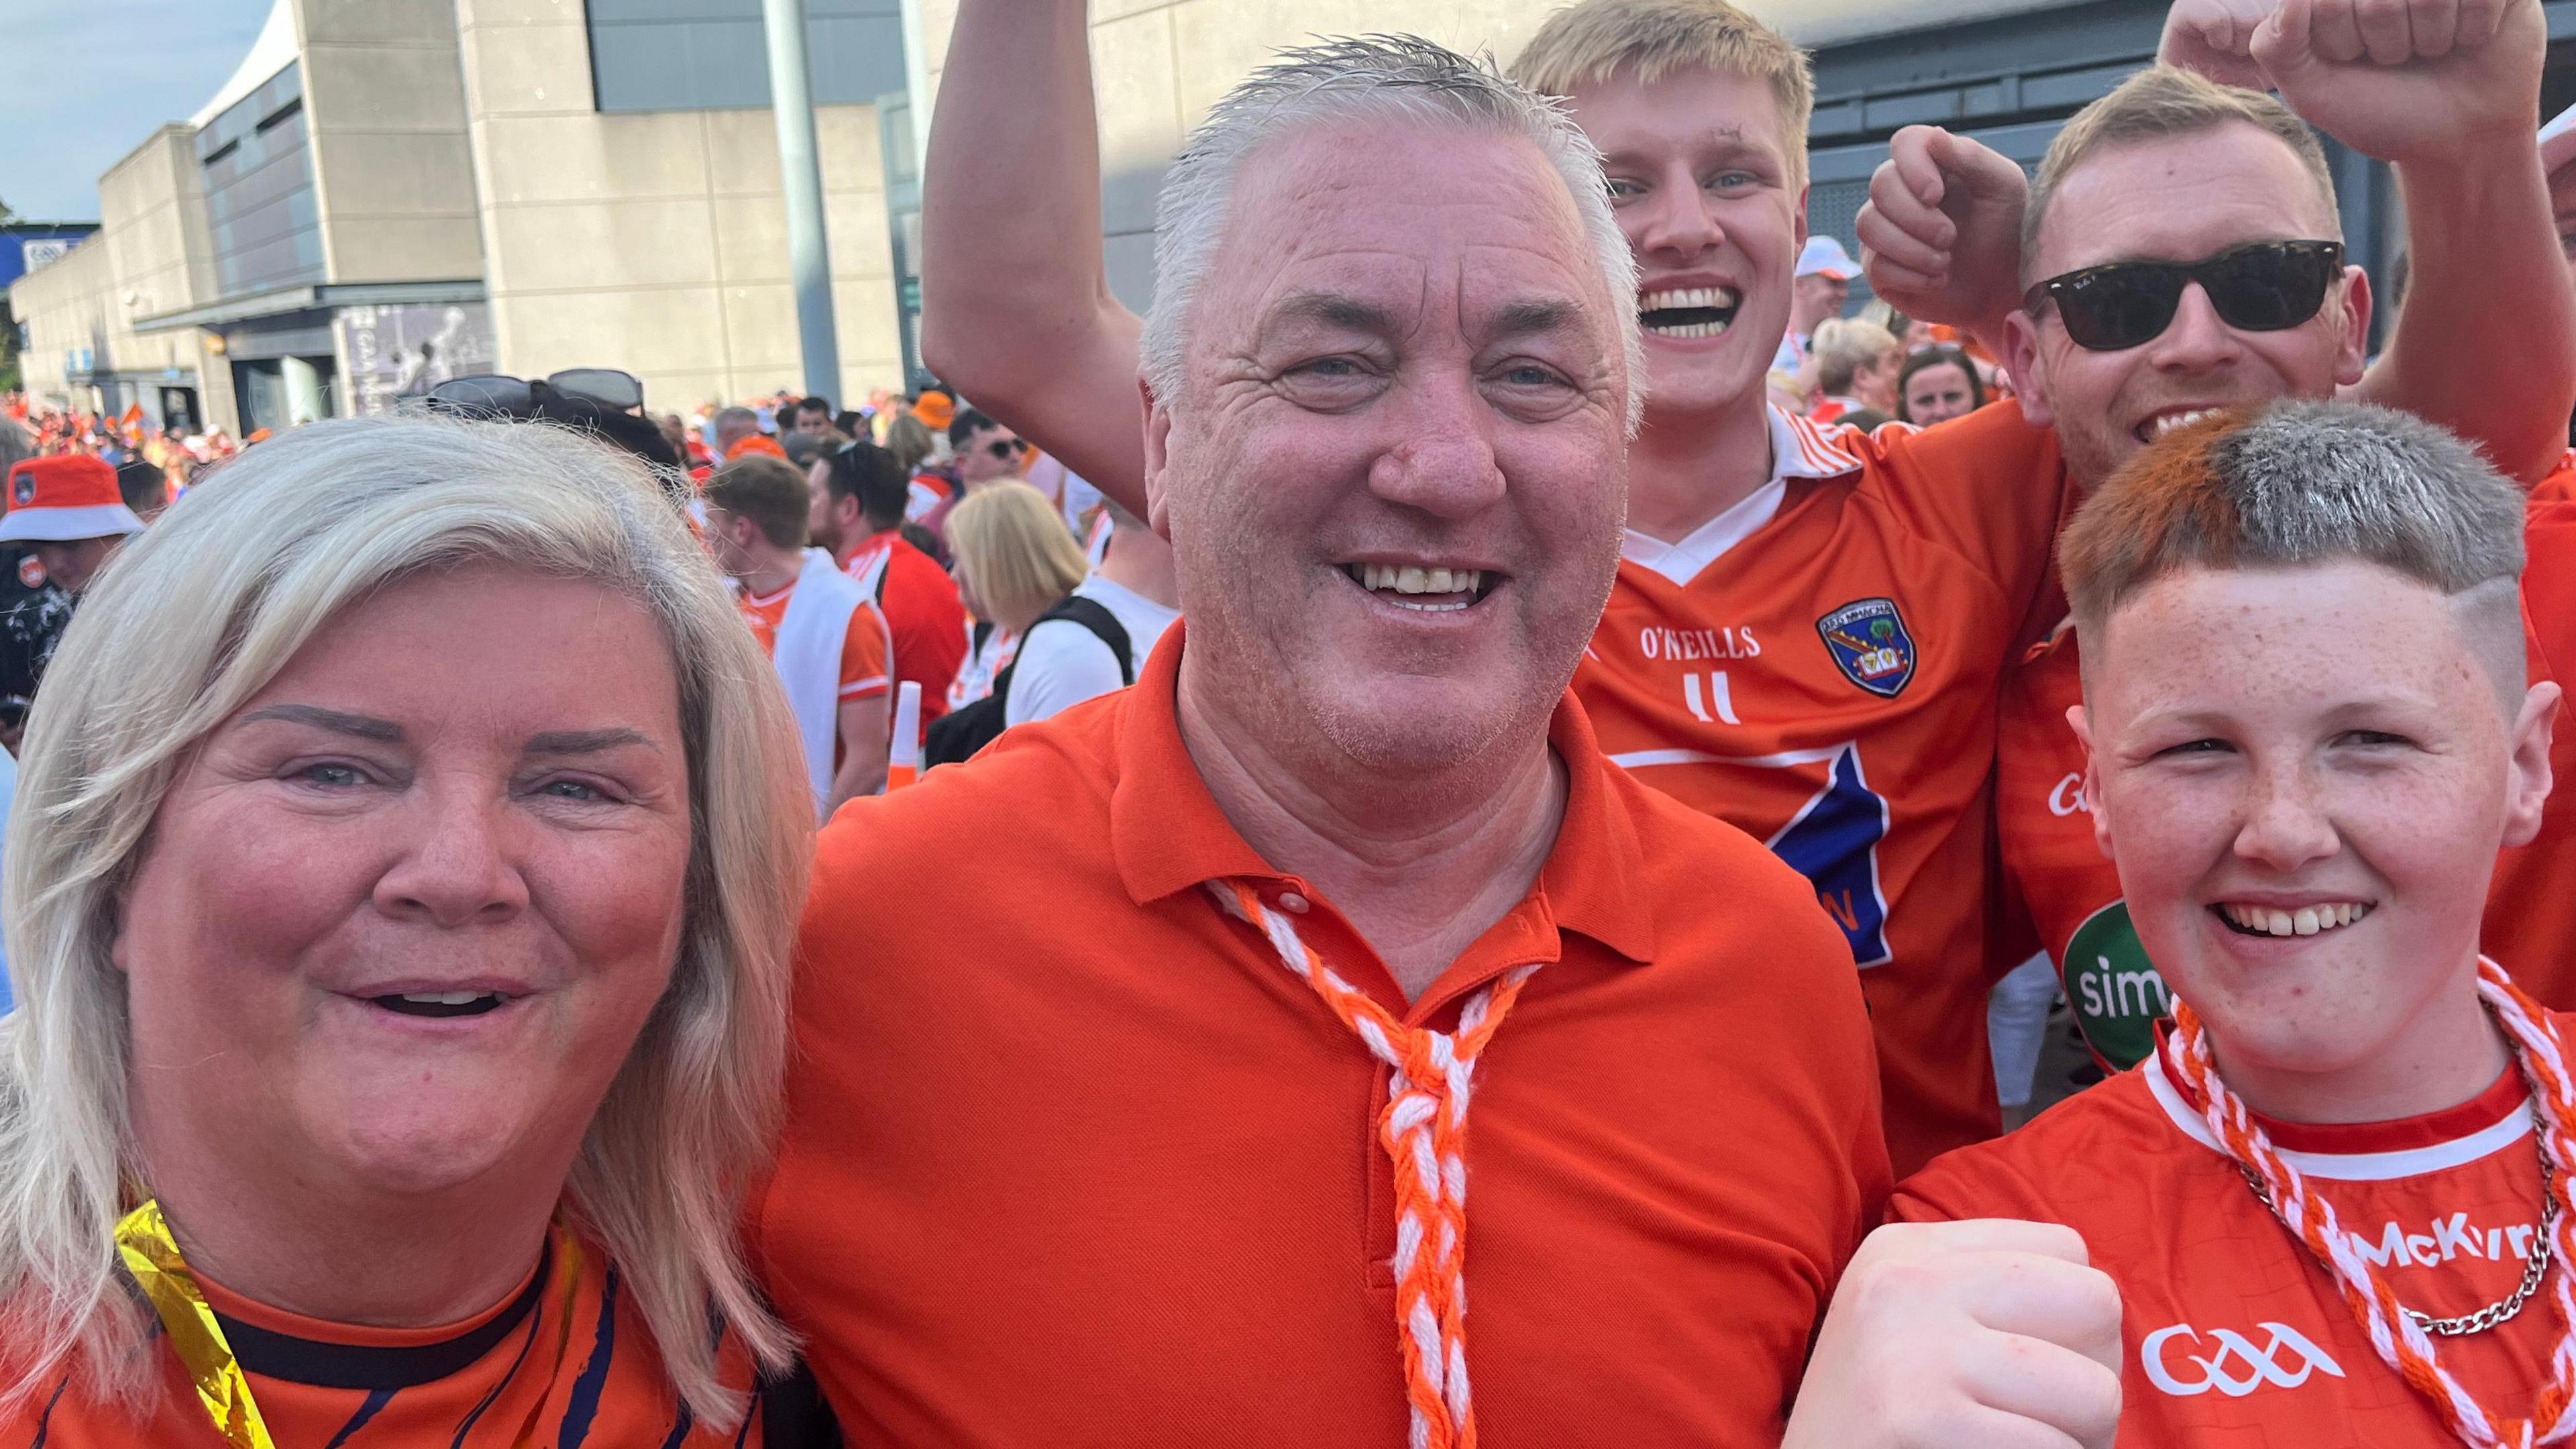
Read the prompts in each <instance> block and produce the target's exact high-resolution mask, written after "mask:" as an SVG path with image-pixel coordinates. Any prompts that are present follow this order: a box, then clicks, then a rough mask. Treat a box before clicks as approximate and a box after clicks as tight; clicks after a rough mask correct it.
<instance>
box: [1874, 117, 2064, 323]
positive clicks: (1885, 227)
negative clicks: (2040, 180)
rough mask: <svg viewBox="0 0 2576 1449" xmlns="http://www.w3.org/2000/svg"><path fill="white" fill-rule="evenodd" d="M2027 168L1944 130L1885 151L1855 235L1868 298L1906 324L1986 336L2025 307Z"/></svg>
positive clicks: (1906, 138) (1896, 140) (1913, 134)
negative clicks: (1880, 300) (1915, 321)
mask: <svg viewBox="0 0 2576 1449" xmlns="http://www.w3.org/2000/svg"><path fill="white" fill-rule="evenodd" d="M2029 193H2030V186H2029V183H2028V182H2027V181H2026V180H2025V179H2024V178H2023V176H2022V174H2021V167H2019V166H2017V165H2015V164H2013V163H2012V162H2011V161H2009V160H2007V159H2005V158H2004V157H2003V156H2002V155H2001V154H1999V153H1997V152H1996V151H1994V150H1993V149H1992V148H1990V147H1987V146H1985V145H1983V144H1981V143H1979V142H1976V141H1971V140H1969V139H1968V138H1967V137H1965V136H1954V135H1952V134H1950V133H1949V132H1948V131H1945V130H1942V129H1941V128H1940V127H1938V126H1908V127H1906V128H1905V129H1903V130H1901V131H1899V132H1897V133H1896V135H1895V136H1894V137H1893V138H1891V139H1890V140H1889V141H1888V143H1887V159H1886V160H1885V161H1882V162H1880V163H1879V164H1878V171H1877V174H1875V175H1873V176H1872V177H1870V181H1869V202H1868V204H1867V205H1865V206H1863V207H1862V208H1861V211H1860V219H1859V220H1858V221H1857V222H1856V223H1855V224H1854V230H1855V231H1857V232H1858V233H1859V236H1860V255H1861V269H1862V270H1863V271H1865V272H1867V273H1868V274H1869V285H1870V290H1871V291H1873V292H1875V293H1877V294H1878V295H1879V296H1881V297H1884V298H1886V299H1887V302H1888V305H1889V306H1892V307H1894V308H1896V310H1898V311H1900V312H1902V313H1904V314H1905V315H1906V316H1908V317H1919V318H1921V319H1923V320H1924V321H1927V322H1947V323H1951V324H1953V325H1956V326H1961V327H1968V328H1972V329H1983V328H1990V327H1994V326H1997V325H1999V324H2000V323H2001V321H2002V319H2003V317H2004V316H2005V314H2007V313H2009V312H2011V311H2012V310H2013V309H2014V308H2015V307H2017V306H2019V305H2021V277H2020V272H2021V216H2022V207H2023V204H2024V203H2025V202H2026V201H2027V200H2028V199H2029Z"/></svg>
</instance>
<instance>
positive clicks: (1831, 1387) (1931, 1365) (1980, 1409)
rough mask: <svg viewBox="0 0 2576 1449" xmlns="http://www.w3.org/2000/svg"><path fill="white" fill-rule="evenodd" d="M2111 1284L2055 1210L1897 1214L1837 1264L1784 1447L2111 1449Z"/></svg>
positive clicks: (2116, 1311)
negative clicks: (2012, 1218) (1942, 1216)
mask: <svg viewBox="0 0 2576 1449" xmlns="http://www.w3.org/2000/svg"><path fill="white" fill-rule="evenodd" d="M2119 1427H2120V1293H2119V1290H2118V1289H2117V1288H2116V1287H2114V1286H2113V1285H2112V1283H2111V1280H2110V1279H2109V1278H2108V1277H2106V1276H2105V1275H2103V1274H2102V1273H2101V1272H2099V1271H2097V1270H2096V1269H2094V1268H2092V1267H2090V1266H2088V1265H2087V1260H2086V1255H2085V1251H2084V1240H2083V1239H2082V1238H2080V1237H2078V1236H2077V1235H2076V1234H2075V1232H2074V1230H2073V1229H2071V1228H2064V1227H2059V1226H2057V1225H2055V1224H2053V1223H2024V1222H2009V1221H2005V1220H2002V1219H1985V1220H1975V1221H1967V1222H1954V1223H1894V1224H1890V1225H1888V1226H1887V1227H1883V1228H1880V1229H1879V1230H1878V1231H1877V1232H1874V1233H1872V1234H1870V1235H1869V1237H1868V1239H1867V1240H1865V1241H1864V1242H1862V1244H1861V1245H1860V1251H1859V1252H1858V1253H1856V1254H1854V1255H1853V1256H1852V1260H1851V1265H1850V1266H1849V1267H1848V1268H1847V1269H1845V1270H1844V1273H1843V1280H1842V1285H1841V1286H1840V1287H1839V1288H1837V1289H1836V1290H1835V1292H1834V1301H1833V1306H1832V1308H1831V1309H1830V1310H1828V1311H1827V1313H1826V1315H1825V1326H1824V1331H1823V1332H1822V1333H1821V1334H1819V1335H1818V1336H1817V1339H1816V1352H1815V1357H1814V1358H1813V1359H1812V1360H1810V1361H1809V1363H1808V1366H1807V1377H1806V1381H1805V1382H1804V1383H1803V1384H1801V1385H1800V1386H1799V1389H1798V1403H1797V1407H1796V1409H1795V1410H1794V1411H1793V1412H1792V1413H1791V1414H1790V1416H1789V1432H1788V1437H1787V1438H1786V1439H1785V1440H1784V1441H1783V1443H1782V1449H2074V1446H2082V1449H2111V1443H2112V1440H2113V1439H2114V1438H2115V1437H2116V1436H2117V1434H2118V1432H2119Z"/></svg>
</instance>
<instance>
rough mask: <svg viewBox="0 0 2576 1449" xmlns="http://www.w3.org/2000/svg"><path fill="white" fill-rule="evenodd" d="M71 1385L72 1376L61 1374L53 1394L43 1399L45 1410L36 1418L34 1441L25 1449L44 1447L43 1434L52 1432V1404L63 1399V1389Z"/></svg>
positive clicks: (41, 1448)
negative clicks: (60, 1380) (61, 1378)
mask: <svg viewBox="0 0 2576 1449" xmlns="http://www.w3.org/2000/svg"><path fill="white" fill-rule="evenodd" d="M71 1386H72V1376H71V1375H70V1374H69V1373H65V1374H64V1375H63V1381H62V1382H61V1383H58V1384H56V1385H54V1396H53V1397H52V1398H50V1399H47V1400H45V1412H44V1413H43V1415H42V1416H40V1417H39V1418H38V1419H37V1420H36V1438H35V1442H33V1443H31V1444H29V1445H28V1446H27V1449H45V1436H47V1435H49V1434H51V1433H53V1432H54V1405H56V1404H59V1403H61V1402H62V1401H63V1390H65V1389H68V1388H70V1387H71Z"/></svg>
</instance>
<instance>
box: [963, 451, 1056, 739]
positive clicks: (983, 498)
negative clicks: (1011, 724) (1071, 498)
mask: <svg viewBox="0 0 2576 1449" xmlns="http://www.w3.org/2000/svg"><path fill="white" fill-rule="evenodd" d="M948 549H949V553H950V554H951V555H952V556H953V558H954V559H955V561H956V562H955V571H956V575H957V589H958V592H959V593H960V594H962V595H963V596H964V597H965V600H966V610H967V612H968V613H970V614H973V615H974V616H975V618H976V621H977V622H976V623H975V624H974V625H973V626H972V629H971V632H970V635H969V641H968V642H969V646H970V647H969V648H968V650H967V653H966V662H965V663H964V664H963V665H961V666H960V667H959V668H958V671H957V682H956V684H954V685H953V686H951V687H950V689H949V692H948V700H949V707H950V708H951V709H956V708H961V707H963V706H965V705H969V704H973V703H974V702H975V701H977V700H979V699H982V698H983V697H984V696H986V695H988V694H991V693H992V692H993V686H994V681H995V680H996V679H997V678H999V677H1000V675H1001V672H1002V671H1003V670H1004V669H1007V668H1008V667H1010V663H1011V660H1012V658H1013V657H1014V656H1016V655H1017V654H1018V652H1019V648H1020V636H1021V635H1023V634H1025V633H1027V632H1028V628H1029V626H1030V625H1031V624H1034V623H1036V622H1037V618H1038V616H1039V615H1040V614H1043V613H1045V612H1046V611H1047V610H1048V609H1051V608H1053V607H1054V606H1055V605H1056V603H1057V602H1058V601H1059V600H1061V599H1063V598H1064V596H1065V595H1067V594H1070V593H1072V592H1073V590H1074V587H1075V586H1076V585H1078V584H1080V583H1081V582H1082V580H1083V577H1084V575H1086V574H1088V573H1090V572H1091V562H1090V560H1089V559H1086V558H1084V557H1083V554H1082V548H1081V546H1080V545H1078V544H1076V543H1075V542H1074V541H1073V535H1072V534H1070V533H1068V532H1066V531H1065V526H1064V520H1063V519H1062V518H1060V517H1058V516H1057V515H1056V511H1055V508H1054V506H1053V505H1052V504H1050V503H1048V502H1047V499H1046V495H1045V494H1043V493H1040V492H1039V491H1038V490H1036V489H1034V488H1032V487H1030V486H1029V485H1027V484H1026V483H987V484H984V485H983V486H982V487H980V488H977V489H976V490H975V491H974V492H972V493H969V494H967V495H966V498H965V500H964V501H963V502H961V503H959V504H958V505H957V507H956V509H955V511H953V512H951V513H950V514H949V515H948Z"/></svg>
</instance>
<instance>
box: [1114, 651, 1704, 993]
mask: <svg viewBox="0 0 2576 1449" xmlns="http://www.w3.org/2000/svg"><path fill="white" fill-rule="evenodd" d="M1188 628H1189V620H1188V619H1187V617H1186V616H1185V617H1183V618H1182V619H1180V620H1177V621H1175V622H1174V623H1173V625H1172V627H1171V628H1170V629H1168V630H1166V631H1165V632H1164V634H1163V638H1162V641H1161V642H1160V643H1158V644H1156V645H1155V646H1154V652H1153V654H1152V655H1151V657H1149V658H1148V659H1147V660H1146V661H1145V668H1144V671H1143V672H1142V673H1141V674H1140V675H1139V676H1138V677H1137V680H1136V685H1135V688H1133V689H1131V690H1129V691H1128V692H1127V698H1126V708H1125V709H1124V710H1123V711H1122V712H1121V718H1120V722H1119V725H1118V735H1117V744H1116V749H1117V752H1118V779H1117V782H1116V783H1115V784H1114V785H1112V786H1111V787H1110V792H1109V846H1110V854H1111V856H1112V858H1113V859H1114V860H1115V861H1116V862H1117V866H1118V875H1119V879H1120V880H1121V881H1122V882H1123V883H1124V884H1125V885H1126V887H1127V893H1128V895H1129V897H1130V898H1132V899H1133V900H1134V901H1135V902H1136V903H1137V904H1138V905H1140V906H1141V905H1148V904H1151V903H1153V902H1155V901H1159V900H1162V899H1164V898H1165V897H1167V896H1173V895H1178V894H1179V893H1181V892H1183V891H1186V890H1190V889H1193V888H1195V887H1197V886H1200V885H1202V884H1204V883H1206V882H1208V881H1212V880H1222V879H1226V878H1229V877H1240V878H1243V879H1248V880H1255V881H1265V882H1283V881H1287V880H1289V879H1290V876H1289V875H1288V873H1287V872H1285V871H1282V870H1280V869H1279V868H1278V867H1276V866H1273V865H1271V864H1270V863H1269V862H1268V861H1265V860H1263V859H1262V858H1261V856H1260V855H1259V854H1258V853H1256V852H1255V851H1254V850H1253V848H1252V846H1251V844H1250V843H1249V842H1247V841H1245V840H1244V838H1243V837H1242V835H1241V834H1239V833H1237V832H1236V830H1235V828H1234V824H1233V822H1232V821H1229V820H1227V819H1226V818H1225V812H1224V811H1222V810H1220V809H1218V808H1217V803H1216V797H1215V796H1213V795H1210V794H1209V793H1208V788H1207V782H1206V781H1205V780H1203V779H1201V778H1200V776H1199V772H1198V766H1197V764H1196V763H1195V762H1193V761H1192V760H1191V758H1190V753H1189V748H1188V746H1186V745H1185V744H1183V743H1182V740H1181V726H1180V714H1179V704H1178V697H1179V696H1178V691H1179V684H1180V671H1181V651H1182V649H1183V647H1184V646H1185V636H1186V633H1187V630H1188ZM1548 743H1549V744H1550V745H1551V746H1552V747H1553V748H1554V749H1555V751H1556V755H1557V758H1558V759H1559V760H1561V761H1563V762H1564V765H1565V778H1566V795H1565V818H1564V820H1563V821H1562V822H1561V823H1560V824H1559V825H1558V827H1557V833H1556V844H1555V846H1554V847H1553V848H1552V849H1551V850H1550V851H1549V852H1548V857H1547V862H1546V864H1545V865H1543V866H1541V867H1540V868H1539V879H1538V886H1537V891H1538V893H1539V894H1540V895H1542V896H1543V897H1545V904H1546V907H1547V910H1548V912H1549V914H1550V915H1552V916H1553V917H1554V919H1555V922H1556V924H1557V925H1558V927H1559V928H1561V929H1564V930H1570V931H1576V932H1580V933H1581V934H1583V935H1585V936H1589V937H1591V938H1592V939H1593V940H1595V941H1598V942H1600V943H1601V944H1602V945H1604V946H1607V947H1609V948H1610V949H1611V950H1613V951H1616V952H1618V953H1619V954H1620V955H1622V956H1624V957H1627V958H1628V959H1629V960H1631V961H1635V962H1639V963H1644V962H1646V961H1649V960H1651V959H1653V956H1654V952H1655V928H1654V915H1653V906H1652V903H1651V902H1650V901H1649V900H1648V898H1647V893H1646V889H1645V881H1644V878H1645V851H1644V848H1643V847H1642V846H1641V845H1640V844H1639V842H1638V838H1637V826H1636V822H1635V821H1634V820H1632V819H1630V818H1629V815H1628V805H1627V801H1626V800H1625V799H1624V798H1623V797H1622V796H1621V795H1620V794H1619V793H1618V791H1617V790H1616V789H1615V788H1614V785H1613V782H1612V781H1611V779H1610V772H1611V770H1612V769H1613V768H1614V767H1613V766H1612V765H1611V763H1610V761H1609V758H1608V757H1607V756H1605V755H1603V754H1602V753H1601V746H1600V744H1599V742H1598V741H1597V740H1596V739H1595V738H1594V737H1593V733H1592V724H1591V721H1590V720H1589V719H1587V718H1586V717H1585V715H1584V713H1583V707H1582V706H1581V705H1580V704H1578V703H1576V701H1575V698H1574V694H1573V691H1572V690H1568V691H1567V692H1566V694H1565V696H1564V697H1563V698H1562V699H1560V700H1559V701H1558V702H1557V706H1556V714H1555V716H1554V718H1552V719H1551V720H1550V721H1549V723H1548Z"/></svg>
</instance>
